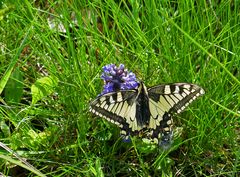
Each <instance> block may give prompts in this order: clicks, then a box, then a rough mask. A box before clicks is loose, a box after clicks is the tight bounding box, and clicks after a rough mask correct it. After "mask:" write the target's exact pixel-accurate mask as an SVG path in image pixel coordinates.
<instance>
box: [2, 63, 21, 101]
mask: <svg viewBox="0 0 240 177" xmlns="http://www.w3.org/2000/svg"><path fill="white" fill-rule="evenodd" d="M22 95H23V74H22V72H21V71H20V69H19V68H18V67H17V68H16V69H15V70H14V71H13V73H12V75H11V77H10V78H9V80H8V82H7V84H6V87H5V89H4V97H5V101H6V102H8V103H9V102H13V103H19V102H20V100H21V98H22Z"/></svg>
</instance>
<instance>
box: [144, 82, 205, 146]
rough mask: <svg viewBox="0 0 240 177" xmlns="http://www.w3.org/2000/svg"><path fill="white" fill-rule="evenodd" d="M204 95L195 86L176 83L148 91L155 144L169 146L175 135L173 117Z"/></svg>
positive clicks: (201, 90) (152, 137)
mask: <svg viewBox="0 0 240 177" xmlns="http://www.w3.org/2000/svg"><path fill="white" fill-rule="evenodd" d="M203 94H204V90H203V89H202V88H201V87H199V86H197V85H194V84H188V83H174V84H164V85H158V86H155V87H151V88H149V89H148V97H149V110H150V113H151V116H150V123H149V129H151V131H150V135H148V137H150V138H151V139H153V140H154V141H155V142H158V141H159V139H160V140H161V142H158V143H161V144H168V143H169V142H170V141H171V139H172V135H173V131H172V122H173V121H172V115H173V114H175V113H180V112H181V111H183V110H184V109H185V108H186V107H187V106H188V105H189V104H190V103H191V102H192V101H193V100H195V99H196V98H197V97H199V96H201V95H203Z"/></svg>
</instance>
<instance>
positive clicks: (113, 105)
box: [90, 90, 140, 138]
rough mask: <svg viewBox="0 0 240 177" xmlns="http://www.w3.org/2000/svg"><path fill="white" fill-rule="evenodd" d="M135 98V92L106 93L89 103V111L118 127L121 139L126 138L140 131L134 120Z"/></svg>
mask: <svg viewBox="0 0 240 177" xmlns="http://www.w3.org/2000/svg"><path fill="white" fill-rule="evenodd" d="M137 96H138V91H137V90H121V91H118V92H111V93H107V94H104V95H102V96H99V97H97V98H96V99H95V100H93V101H92V102H91V103H90V111H91V112H93V113H94V114H96V115H98V116H100V117H103V118H105V119H107V120H108V121H110V122H112V123H114V124H116V125H117V126H119V127H120V128H121V134H122V135H123V137H124V138H128V136H129V135H134V134H137V131H138V130H139V129H140V127H139V126H138V124H137V120H136V99H137Z"/></svg>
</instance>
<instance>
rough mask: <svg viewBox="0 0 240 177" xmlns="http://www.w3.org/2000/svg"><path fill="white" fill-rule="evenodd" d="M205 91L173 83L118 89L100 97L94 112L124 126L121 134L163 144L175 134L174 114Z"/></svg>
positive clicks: (92, 108)
mask: <svg viewBox="0 0 240 177" xmlns="http://www.w3.org/2000/svg"><path fill="white" fill-rule="evenodd" d="M204 93H205V92H204V90H203V89H202V88H201V87H199V86H198V85H195V84H189V83H172V84H162V85H158V86H154V87H150V88H147V87H146V86H145V85H144V83H143V82H140V83H139V86H138V87H137V88H136V89H131V90H118V91H116V92H110V93H106V94H103V95H100V96H98V97H97V98H96V99H95V100H93V101H92V102H91V103H90V111H91V112H92V113H94V114H96V115H97V116H100V117H103V118H105V119H107V120H108V121H109V122H111V123H113V124H116V125H117V126H118V127H120V129H121V136H122V137H123V138H124V139H128V138H129V137H130V136H140V137H142V138H144V139H147V140H150V142H154V143H158V144H159V145H165V144H169V143H170V142H171V141H172V137H173V118H172V117H173V115H174V114H178V113H180V112H182V111H183V110H184V109H185V108H186V107H187V106H188V105H189V104H190V103H191V102H192V101H193V100H195V99H196V98H197V97H199V96H201V95H203V94H204Z"/></svg>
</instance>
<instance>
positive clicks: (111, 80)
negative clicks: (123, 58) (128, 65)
mask: <svg viewBox="0 0 240 177" xmlns="http://www.w3.org/2000/svg"><path fill="white" fill-rule="evenodd" d="M101 78H102V79H103V80H104V88H103V91H102V93H101V95H103V94H105V93H109V92H114V91H118V90H130V89H136V88H137V87H138V85H139V82H138V81H137V78H136V76H135V74H134V73H133V72H131V71H128V70H127V69H125V67H124V65H123V64H120V65H119V67H117V66H116V65H115V64H109V65H106V66H104V67H103V73H102V76H101Z"/></svg>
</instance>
